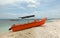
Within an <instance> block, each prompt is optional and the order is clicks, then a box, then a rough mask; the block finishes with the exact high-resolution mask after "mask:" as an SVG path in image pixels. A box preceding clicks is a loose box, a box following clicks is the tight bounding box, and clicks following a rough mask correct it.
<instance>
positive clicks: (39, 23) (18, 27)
mask: <svg viewBox="0 0 60 38" xmlns="http://www.w3.org/2000/svg"><path fill="white" fill-rule="evenodd" d="M46 20H47V18H43V19H42V20H39V21H38V20H37V21H34V22H31V23H27V24H15V25H12V27H11V29H12V31H13V32H16V31H20V30H24V29H28V28H32V27H37V26H42V25H43V24H44V23H45V22H46Z"/></svg>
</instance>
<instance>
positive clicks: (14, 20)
mask: <svg viewBox="0 0 60 38" xmlns="http://www.w3.org/2000/svg"><path fill="white" fill-rule="evenodd" d="M10 21H19V19H10Z"/></svg>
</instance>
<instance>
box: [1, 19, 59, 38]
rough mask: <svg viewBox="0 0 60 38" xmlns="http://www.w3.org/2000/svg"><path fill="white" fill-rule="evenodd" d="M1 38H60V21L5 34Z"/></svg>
mask: <svg viewBox="0 0 60 38" xmlns="http://www.w3.org/2000/svg"><path fill="white" fill-rule="evenodd" d="M0 38H60V20H54V21H53V22H48V23H46V24H44V25H43V26H39V27H34V28H31V29H26V30H23V31H18V32H8V31H7V32H5V33H2V34H0Z"/></svg>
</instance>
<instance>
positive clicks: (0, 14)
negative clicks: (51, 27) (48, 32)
mask: <svg viewBox="0 0 60 38" xmlns="http://www.w3.org/2000/svg"><path fill="white" fill-rule="evenodd" d="M27 15H35V18H44V17H47V18H60V0H0V19H10V18H18V17H22V16H27Z"/></svg>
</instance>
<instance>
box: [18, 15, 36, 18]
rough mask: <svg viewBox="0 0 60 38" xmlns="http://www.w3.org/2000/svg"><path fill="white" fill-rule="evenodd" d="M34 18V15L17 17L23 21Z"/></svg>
mask: <svg viewBox="0 0 60 38" xmlns="http://www.w3.org/2000/svg"><path fill="white" fill-rule="evenodd" d="M34 16H35V15H29V16H24V17H18V18H21V19H25V18H30V17H34Z"/></svg>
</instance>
